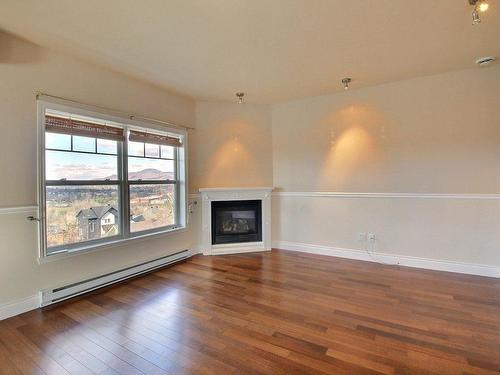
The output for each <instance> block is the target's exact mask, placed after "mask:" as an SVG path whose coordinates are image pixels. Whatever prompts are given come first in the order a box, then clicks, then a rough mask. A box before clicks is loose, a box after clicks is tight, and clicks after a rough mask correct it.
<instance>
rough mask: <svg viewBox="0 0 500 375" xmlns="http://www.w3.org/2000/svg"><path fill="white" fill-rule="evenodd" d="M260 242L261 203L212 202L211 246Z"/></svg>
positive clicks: (242, 201) (248, 201) (253, 201)
mask: <svg viewBox="0 0 500 375" xmlns="http://www.w3.org/2000/svg"><path fill="white" fill-rule="evenodd" d="M260 241H262V201H261V200H231V201H214V202H212V245H218V244H228V243H244V242H260Z"/></svg>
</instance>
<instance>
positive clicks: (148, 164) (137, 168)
mask: <svg viewBox="0 0 500 375" xmlns="http://www.w3.org/2000/svg"><path fill="white" fill-rule="evenodd" d="M61 107H62V106H59V105H55V104H54V105H52V104H47V103H40V117H41V121H40V124H41V146H42V153H41V158H40V160H41V163H40V169H41V170H40V172H41V173H40V176H41V194H40V200H41V202H42V205H41V206H42V207H41V218H42V220H41V222H42V242H43V250H44V251H43V255H51V254H55V253H61V252H68V251H77V250H82V249H87V248H90V247H95V246H99V245H102V244H106V243H109V242H116V241H122V240H126V239H129V238H133V237H137V236H144V235H150V234H155V233H163V232H167V231H171V230H174V229H177V228H182V227H184V226H185V181H184V180H185V177H184V176H185V157H184V151H185V150H184V146H185V133H183V132H178V131H173V130H169V131H166V130H165V131H160V130H158V129H149V128H147V129H146V128H144V127H140V126H139V124H137V123H135V122H133V121H130V123H127V122H123V121H117V120H116V119H114V118H113V120H111V119H110V117H109V116H106V115H100V114H95V113H88V111H84V110H80V109H68V108H67V107H63V108H61Z"/></svg>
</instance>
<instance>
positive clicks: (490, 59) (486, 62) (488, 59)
mask: <svg viewBox="0 0 500 375" xmlns="http://www.w3.org/2000/svg"><path fill="white" fill-rule="evenodd" d="M495 60H496V58H495V57H493V56H486V57H481V58H480V59H477V60H476V64H477V65H479V66H487V65H490V64H491V63H492V62H493V61H495Z"/></svg>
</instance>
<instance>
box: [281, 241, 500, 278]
mask: <svg viewBox="0 0 500 375" xmlns="http://www.w3.org/2000/svg"><path fill="white" fill-rule="evenodd" d="M273 248H276V249H283V250H290V251H300V252H303V253H310V254H319V255H328V256H334V257H340V258H348V259H355V260H364V261H368V262H376V263H377V262H379V263H385V264H391V265H400V266H406V267H414V268H424V269H428V270H434V271H445V272H456V273H464V274H468V275H478V276H487V277H498V278H500V266H486V265H482V264H474V263H463V262H453V261H449V260H438V259H428V258H417V257H412V256H408V255H397V254H387V253H371V254H368V253H367V252H366V251H363V250H356V249H345V248H340V247H331V246H323V245H313V244H306V243H300V242H289V241H273Z"/></svg>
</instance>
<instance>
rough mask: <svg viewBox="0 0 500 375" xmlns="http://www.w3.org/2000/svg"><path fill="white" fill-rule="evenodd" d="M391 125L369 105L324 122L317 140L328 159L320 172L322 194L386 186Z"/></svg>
mask: <svg viewBox="0 0 500 375" xmlns="http://www.w3.org/2000/svg"><path fill="white" fill-rule="evenodd" d="M390 125H391V122H390V120H389V118H388V116H386V115H384V114H382V113H380V112H379V111H377V110H376V109H374V108H373V107H370V106H366V105H356V104H352V105H349V106H347V107H344V108H342V109H340V110H338V111H335V112H333V113H331V114H330V115H328V116H327V117H326V118H325V119H324V120H322V121H320V123H319V124H318V126H317V127H316V129H315V130H314V131H315V132H316V133H317V134H316V137H317V139H321V140H322V144H321V145H318V146H320V148H319V150H321V152H322V154H323V155H324V157H323V158H322V160H323V164H322V166H321V168H320V170H319V176H318V177H319V178H318V186H317V188H318V189H319V190H328V189H331V188H334V189H339V188H341V187H344V189H348V188H349V186H363V185H364V183H363V182H364V181H370V185H372V186H374V187H376V186H380V185H383V181H381V178H382V177H381V176H383V175H384V174H383V173H380V170H381V169H382V168H383V167H384V163H385V160H384V159H385V158H384V148H385V147H386V145H385V143H387V141H388V134H389V128H390Z"/></svg>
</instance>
